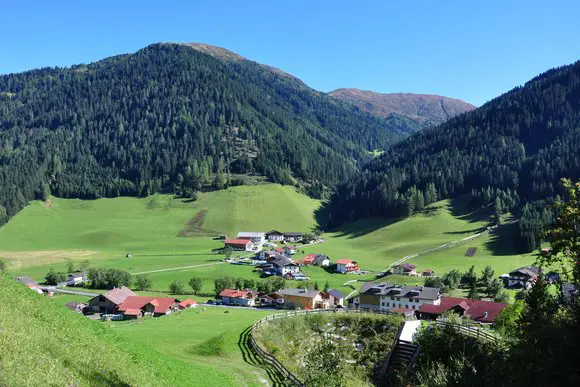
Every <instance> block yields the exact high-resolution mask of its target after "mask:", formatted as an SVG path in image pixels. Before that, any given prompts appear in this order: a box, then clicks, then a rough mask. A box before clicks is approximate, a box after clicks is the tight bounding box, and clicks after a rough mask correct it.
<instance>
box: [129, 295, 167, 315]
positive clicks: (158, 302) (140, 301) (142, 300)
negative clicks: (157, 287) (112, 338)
mask: <svg viewBox="0 0 580 387" xmlns="http://www.w3.org/2000/svg"><path fill="white" fill-rule="evenodd" d="M176 302H177V300H176V299H175V298H171V297H145V296H129V297H127V298H126V299H125V301H124V302H123V303H122V304H121V305H120V306H119V311H120V312H125V311H127V310H129V309H141V308H143V307H144V306H145V305H147V304H151V305H153V306H154V307H155V310H154V313H167V312H168V311H169V309H170V308H171V307H172V306H174V305H175V303H176Z"/></svg>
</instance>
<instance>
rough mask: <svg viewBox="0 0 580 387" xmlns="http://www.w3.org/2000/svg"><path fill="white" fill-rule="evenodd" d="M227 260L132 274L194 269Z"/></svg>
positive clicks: (219, 263)
mask: <svg viewBox="0 0 580 387" xmlns="http://www.w3.org/2000/svg"><path fill="white" fill-rule="evenodd" d="M223 263H227V262H221V261H220V262H213V263H203V264H201V265H191V266H182V267H170V268H168V269H157V270H149V271H140V272H139V273H131V275H139V274H149V273H161V272H164V271H176V270H185V269H193V268H196V267H203V266H213V265H221V264H223Z"/></svg>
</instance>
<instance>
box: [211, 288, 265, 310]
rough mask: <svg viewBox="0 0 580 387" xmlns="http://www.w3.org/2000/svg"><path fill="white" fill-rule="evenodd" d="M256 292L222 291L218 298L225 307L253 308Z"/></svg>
mask: <svg viewBox="0 0 580 387" xmlns="http://www.w3.org/2000/svg"><path fill="white" fill-rule="evenodd" d="M256 296H257V292H255V291H253V290H236V289H224V290H222V291H221V292H220V294H219V295H218V297H220V298H221V299H222V302H223V303H224V304H226V305H242V306H254V305H255V303H256V301H255V300H256Z"/></svg>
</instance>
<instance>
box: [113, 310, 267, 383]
mask: <svg viewBox="0 0 580 387" xmlns="http://www.w3.org/2000/svg"><path fill="white" fill-rule="evenodd" d="M272 313H275V312H273V311H271V310H269V311H268V310H265V311H260V310H248V309H224V308H219V307H207V308H203V307H201V306H200V307H198V308H197V309H191V310H186V311H184V312H181V313H179V314H177V315H172V316H168V317H163V318H155V319H148V320H144V321H141V322H140V323H139V324H134V323H127V322H111V326H112V327H113V329H114V330H115V331H116V332H117V333H118V334H119V335H122V336H125V337H127V338H128V339H130V340H131V341H132V342H135V343H138V344H139V345H140V346H141V347H142V348H152V349H154V350H156V351H159V352H160V353H162V354H163V355H164V356H166V357H168V358H172V359H178V360H180V361H183V362H184V363H187V364H190V365H191V366H193V367H194V368H195V369H198V368H200V367H203V366H207V365H211V367H212V368H213V369H214V373H220V374H223V375H224V376H226V377H228V378H230V379H232V380H234V381H235V382H234V383H230V384H228V385H236V386H240V385H248V384H251V385H258V384H260V383H266V382H265V379H266V378H267V376H266V374H265V373H264V372H263V371H262V370H261V369H259V368H256V367H253V366H250V365H249V364H248V363H247V362H246V361H245V359H244V357H245V356H247V352H248V348H247V343H246V342H245V341H244V332H245V330H246V328H248V327H249V326H251V325H252V324H253V323H254V322H256V321H257V320H259V319H260V318H261V317H264V316H265V315H270V314H272ZM190 384H193V385H200V386H202V385H225V384H222V383H219V382H218V381H217V380H216V381H215V382H213V383H209V384H204V383H190Z"/></svg>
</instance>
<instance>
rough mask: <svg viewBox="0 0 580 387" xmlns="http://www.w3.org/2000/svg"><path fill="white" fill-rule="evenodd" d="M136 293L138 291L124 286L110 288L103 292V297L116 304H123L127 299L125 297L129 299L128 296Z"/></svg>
mask: <svg viewBox="0 0 580 387" xmlns="http://www.w3.org/2000/svg"><path fill="white" fill-rule="evenodd" d="M136 295H137V293H135V292H134V291H132V290H131V289H129V288H127V287H125V286H123V287H121V288H115V289H112V290H109V291H108V292H107V293H105V294H103V297H105V298H107V299H108V300H109V301H111V302H112V303H113V304H115V305H121V304H122V303H123V302H124V301H125V299H127V297H131V296H136Z"/></svg>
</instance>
